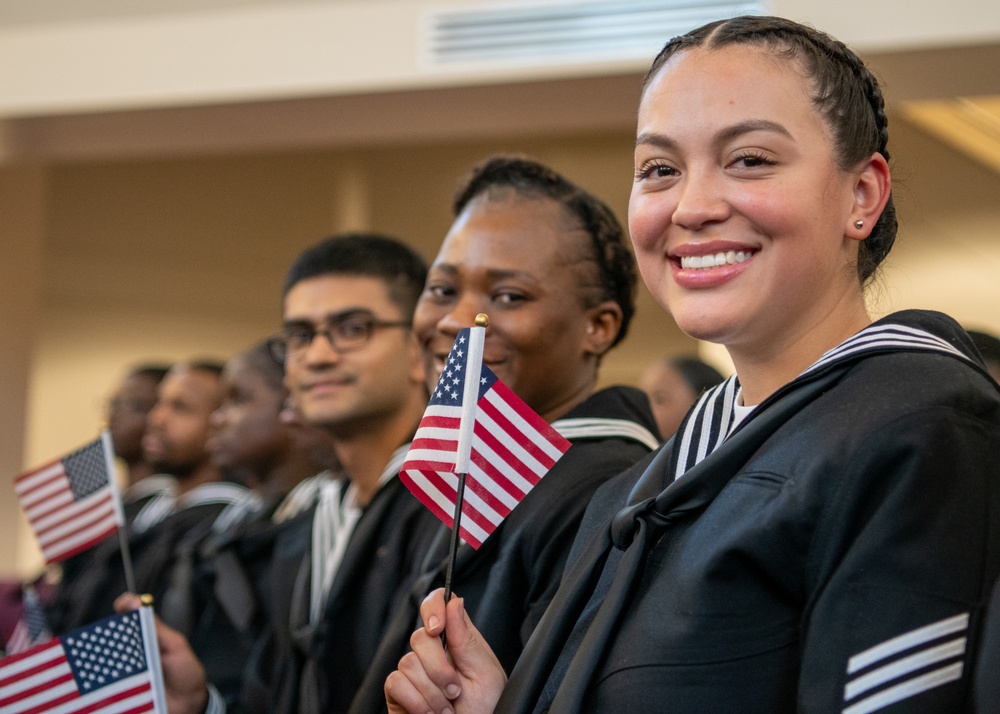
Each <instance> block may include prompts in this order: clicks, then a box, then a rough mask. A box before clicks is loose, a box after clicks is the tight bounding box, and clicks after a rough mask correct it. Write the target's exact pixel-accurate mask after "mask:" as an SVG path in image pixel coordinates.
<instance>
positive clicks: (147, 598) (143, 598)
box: [139, 593, 153, 607]
mask: <svg viewBox="0 0 1000 714" xmlns="http://www.w3.org/2000/svg"><path fill="white" fill-rule="evenodd" d="M139 602H141V603H142V606H143V607H152V606H153V596H152V595H150V594H149V593H143V594H142V595H140V596H139Z"/></svg>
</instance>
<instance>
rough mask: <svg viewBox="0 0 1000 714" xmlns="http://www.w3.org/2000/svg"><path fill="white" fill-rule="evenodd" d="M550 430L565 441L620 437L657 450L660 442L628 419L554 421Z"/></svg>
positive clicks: (651, 433) (649, 432)
mask: <svg viewBox="0 0 1000 714" xmlns="http://www.w3.org/2000/svg"><path fill="white" fill-rule="evenodd" d="M552 428H553V429H555V430H556V431H558V432H559V435H560V436H562V437H563V438H565V439H569V440H570V441H573V440H574V439H601V438H608V437H615V436H618V437H621V438H623V439H631V440H632V441H636V442H638V443H640V444H642V445H643V446H646V447H648V448H650V449H656V448H659V446H660V444H661V442H660V440H659V439H657V438H656V435H655V434H653V432H651V431H650V430H649V429H647V428H646V427H644V426H642V425H641V424H636V423H635V422H634V421H629V420H628V419H600V418H597V417H592V418H578V419H556V420H555V421H554V422H552Z"/></svg>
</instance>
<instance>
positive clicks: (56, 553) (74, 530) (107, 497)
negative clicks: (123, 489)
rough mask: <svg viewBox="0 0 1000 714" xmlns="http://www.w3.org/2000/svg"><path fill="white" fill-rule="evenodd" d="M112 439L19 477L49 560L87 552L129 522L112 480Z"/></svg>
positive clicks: (20, 496) (23, 504)
mask: <svg viewBox="0 0 1000 714" xmlns="http://www.w3.org/2000/svg"><path fill="white" fill-rule="evenodd" d="M112 453H113V451H112V450H111V444H110V438H109V437H108V436H107V432H105V433H104V434H102V435H101V438H99V439H97V440H96V441H93V442H91V443H90V444H87V445H86V446H84V447H83V448H81V449H78V450H77V451H74V452H73V453H71V454H67V455H66V456H64V457H62V458H61V459H57V460H56V461H53V462H51V463H48V464H45V465H44V466H41V467H39V468H37V469H35V470H33V471H29V472H27V473H25V474H22V475H20V476H18V477H17V479H16V480H15V481H14V490H15V491H16V492H17V497H18V499H20V501H21V507H22V508H23V509H24V512H25V514H26V515H27V516H28V521H29V522H30V523H31V527H32V529H33V530H34V531H35V536H36V537H37V538H38V544H39V545H40V546H41V548H42V555H43V556H44V557H45V562H46V563H55V562H58V561H60V560H65V559H66V558H68V557H70V556H71V555H76V554H77V553H80V552H81V551H84V550H87V549H88V548H91V547H93V546H95V545H97V544H98V543H99V542H101V541H102V540H104V539H105V538H107V537H108V536H109V535H111V534H112V533H114V532H115V531H116V530H117V529H118V527H119V526H120V525H122V524H123V523H124V518H123V517H122V510H121V505H120V503H119V500H118V491H117V488H116V487H115V485H114V482H113V481H112V473H113V472H112V467H111V454H112Z"/></svg>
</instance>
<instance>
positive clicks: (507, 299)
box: [493, 292, 525, 305]
mask: <svg viewBox="0 0 1000 714" xmlns="http://www.w3.org/2000/svg"><path fill="white" fill-rule="evenodd" d="M524 299H525V297H524V295H522V294H521V293H511V292H502V293H496V294H495V295H494V296H493V302H497V303H500V304H501V305H511V304H513V303H517V302H522V301H524Z"/></svg>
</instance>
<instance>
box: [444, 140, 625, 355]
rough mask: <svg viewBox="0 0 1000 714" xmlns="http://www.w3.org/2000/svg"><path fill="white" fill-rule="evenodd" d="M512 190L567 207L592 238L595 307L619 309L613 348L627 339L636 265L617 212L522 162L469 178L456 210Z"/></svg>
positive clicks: (514, 159)
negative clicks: (619, 321) (606, 305)
mask: <svg viewBox="0 0 1000 714" xmlns="http://www.w3.org/2000/svg"><path fill="white" fill-rule="evenodd" d="M504 189H508V190H512V191H514V192H515V193H516V194H518V195H519V196H523V197H525V198H547V199H551V200H552V201H555V202H556V203H558V204H559V205H561V206H562V207H563V210H564V211H565V213H566V214H567V216H569V217H570V218H571V219H572V220H574V221H575V222H577V223H579V225H580V228H582V229H583V231H584V232H585V233H586V234H587V235H588V236H589V238H590V244H589V246H587V249H588V252H589V255H590V257H591V258H592V259H593V261H594V262H595V263H596V264H597V272H598V286H599V289H598V291H597V292H596V294H595V296H594V297H595V299H594V301H593V303H592V304H593V305H596V304H598V303H600V302H603V301H604V300H613V301H614V302H616V303H618V306H619V307H620V308H621V311H622V324H621V329H619V330H618V335H617V336H616V337H615V341H614V342H613V343H612V346H614V345H617V344H618V343H619V342H621V341H622V340H623V339H625V335H626V334H627V333H628V327H629V323H630V322H631V321H632V315H633V314H635V291H636V270H635V259H634V258H633V257H632V253H631V252H630V251H629V249H628V246H627V245H626V243H625V234H624V231H623V230H622V226H621V224H620V223H619V222H618V219H617V218H616V217H615V214H614V212H613V211H612V210H611V209H610V208H608V206H607V205H606V204H605V203H604V202H603V201H601V200H600V199H599V198H597V197H595V196H593V195H591V194H590V193H588V192H586V191H584V190H583V189H582V188H580V187H579V186H577V185H575V184H573V183H572V182H570V181H569V180H568V179H567V178H565V177H564V176H562V175H560V174H559V173H557V172H555V171H553V170H552V169H550V168H549V167H547V166H545V165H543V164H540V163H538V162H537V161H533V160H531V159H529V158H526V157H524V156H507V155H499V156H492V157H490V158H488V159H487V160H486V161H484V162H483V163H482V164H480V165H479V166H477V167H475V168H474V169H473V170H472V171H471V172H470V173H469V174H468V176H466V178H465V180H464V181H463V183H462V185H461V186H460V188H459V190H458V192H457V193H456V195H455V200H454V202H453V204H452V210H453V211H454V214H455V216H458V215H459V214H460V213H461V212H462V211H463V210H464V209H465V207H466V206H467V205H468V204H469V202H470V201H472V200H473V199H474V198H476V197H478V196H481V195H485V196H486V197H487V198H490V197H492V196H493V194H494V192H499V191H501V190H504Z"/></svg>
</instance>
